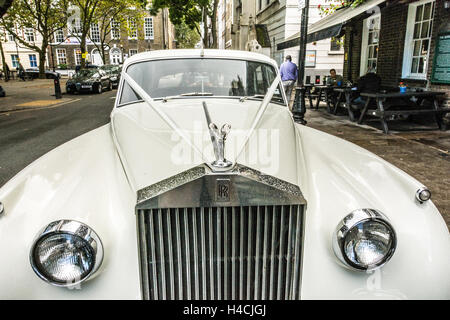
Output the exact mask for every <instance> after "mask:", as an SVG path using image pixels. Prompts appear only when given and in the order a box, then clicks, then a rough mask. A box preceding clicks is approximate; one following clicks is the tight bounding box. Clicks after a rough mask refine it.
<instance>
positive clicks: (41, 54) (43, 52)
mask: <svg viewBox="0 0 450 320" xmlns="http://www.w3.org/2000/svg"><path fill="white" fill-rule="evenodd" d="M47 46H48V44H47V41H43V42H42V46H41V50H40V51H38V53H39V79H45V56H46V54H47Z"/></svg>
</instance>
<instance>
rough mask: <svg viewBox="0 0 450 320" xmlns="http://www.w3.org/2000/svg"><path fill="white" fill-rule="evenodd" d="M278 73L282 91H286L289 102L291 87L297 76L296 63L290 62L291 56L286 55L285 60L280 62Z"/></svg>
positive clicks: (292, 87)
mask: <svg viewBox="0 0 450 320" xmlns="http://www.w3.org/2000/svg"><path fill="white" fill-rule="evenodd" d="M280 74H281V81H282V82H283V87H284V92H285V93H286V97H287V99H288V104H289V103H290V101H291V94H292V89H294V84H295V81H297V78H298V69H297V65H296V64H295V63H293V62H292V57H291V56H286V61H285V62H284V63H282V64H281V66H280Z"/></svg>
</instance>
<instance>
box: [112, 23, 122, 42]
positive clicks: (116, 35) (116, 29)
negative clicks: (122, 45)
mask: <svg viewBox="0 0 450 320" xmlns="http://www.w3.org/2000/svg"><path fill="white" fill-rule="evenodd" d="M111 38H113V39H115V40H118V39H120V22H118V21H115V20H114V19H111Z"/></svg>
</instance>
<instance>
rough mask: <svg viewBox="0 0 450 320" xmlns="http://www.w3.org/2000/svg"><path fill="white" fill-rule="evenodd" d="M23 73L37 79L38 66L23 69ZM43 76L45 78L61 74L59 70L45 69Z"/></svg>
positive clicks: (52, 77)
mask: <svg viewBox="0 0 450 320" xmlns="http://www.w3.org/2000/svg"><path fill="white" fill-rule="evenodd" d="M25 75H26V76H27V77H29V78H31V79H37V78H39V68H28V69H25ZM45 78H47V79H56V78H61V74H60V73H59V72H54V71H51V70H45Z"/></svg>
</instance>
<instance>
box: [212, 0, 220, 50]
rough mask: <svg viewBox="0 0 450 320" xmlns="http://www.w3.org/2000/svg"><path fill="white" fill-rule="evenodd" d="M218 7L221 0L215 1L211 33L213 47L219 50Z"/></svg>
mask: <svg viewBox="0 0 450 320" xmlns="http://www.w3.org/2000/svg"><path fill="white" fill-rule="evenodd" d="M218 6H219V0H214V4H213V13H212V16H211V24H212V28H211V32H212V36H213V43H212V47H213V48H216V49H217V48H218V43H217V7H218Z"/></svg>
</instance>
